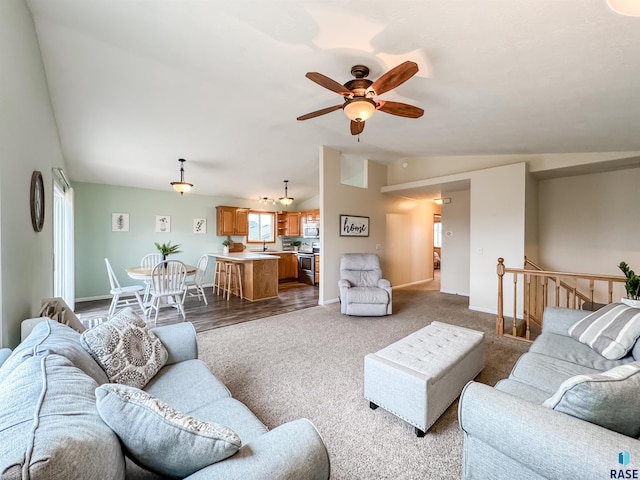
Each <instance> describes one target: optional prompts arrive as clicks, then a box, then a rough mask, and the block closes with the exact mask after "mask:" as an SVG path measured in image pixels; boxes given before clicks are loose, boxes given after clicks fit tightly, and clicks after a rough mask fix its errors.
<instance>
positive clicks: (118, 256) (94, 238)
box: [73, 182, 256, 301]
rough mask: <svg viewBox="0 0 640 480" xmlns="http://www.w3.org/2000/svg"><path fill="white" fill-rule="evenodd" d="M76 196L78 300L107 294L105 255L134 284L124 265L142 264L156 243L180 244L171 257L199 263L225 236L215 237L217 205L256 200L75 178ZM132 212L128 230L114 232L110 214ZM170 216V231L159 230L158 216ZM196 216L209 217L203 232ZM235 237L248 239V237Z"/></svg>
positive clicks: (122, 280) (123, 278)
mask: <svg viewBox="0 0 640 480" xmlns="http://www.w3.org/2000/svg"><path fill="white" fill-rule="evenodd" d="M73 188H74V198H75V252H76V259H75V260H76V265H75V273H76V299H77V300H78V301H82V300H86V299H92V298H96V297H104V296H106V295H109V279H108V276H107V269H106V267H105V262H104V259H105V257H106V258H108V259H109V262H110V263H111V265H112V267H113V270H114V272H115V273H116V276H117V277H118V280H119V281H120V284H121V285H123V286H124V285H134V284H136V283H139V282H136V281H135V280H132V279H130V278H129V277H128V276H127V274H126V272H125V268H126V267H130V266H135V265H139V264H140V259H141V258H142V257H143V256H144V255H146V254H147V253H155V252H157V250H156V248H155V245H154V242H158V243H166V242H169V241H170V242H171V243H172V244H180V245H181V247H180V250H181V251H182V253H179V254H176V255H171V257H170V258H172V259H175V260H181V261H183V262H185V263H188V264H191V265H195V264H196V263H197V261H198V259H199V258H200V256H201V255H202V254H204V253H207V252H218V251H220V250H221V249H222V241H223V240H224V239H225V238H226V237H218V236H216V228H215V226H216V214H215V210H216V209H215V207H216V205H231V206H238V207H250V208H256V205H255V203H256V202H251V201H249V200H244V199H237V198H236V199H233V198H223V197H214V196H207V195H197V194H194V193H188V194H185V195H182V196H181V195H179V194H178V193H176V192H174V191H173V190H170V187H167V191H166V192H164V191H158V190H147V189H142V188H129V187H117V186H112V185H101V184H93V183H79V182H73ZM112 213H128V214H129V231H128V232H113V231H112V230H111V214H112ZM158 215H166V216H169V217H171V232H165V233H156V231H155V226H156V216H158ZM194 218H206V220H207V231H206V233H205V234H196V233H193V220H194ZM232 240H233V241H236V242H242V243H245V244H246V239H245V238H244V237H232ZM213 265H214V263H213V259H212V258H211V259H209V267H208V268H207V277H206V279H205V282H206V283H212V282H213V272H214V267H213Z"/></svg>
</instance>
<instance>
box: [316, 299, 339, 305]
mask: <svg viewBox="0 0 640 480" xmlns="http://www.w3.org/2000/svg"><path fill="white" fill-rule="evenodd" d="M339 301H340V299H339V298H332V299H330V300H323V301H320V300H318V305H330V304H332V303H338V302H339Z"/></svg>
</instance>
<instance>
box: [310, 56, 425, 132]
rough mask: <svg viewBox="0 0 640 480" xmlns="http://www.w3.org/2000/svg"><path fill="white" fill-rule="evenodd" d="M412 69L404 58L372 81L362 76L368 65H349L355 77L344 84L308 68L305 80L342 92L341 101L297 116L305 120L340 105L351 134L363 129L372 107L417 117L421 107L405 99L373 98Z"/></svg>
mask: <svg viewBox="0 0 640 480" xmlns="http://www.w3.org/2000/svg"><path fill="white" fill-rule="evenodd" d="M416 73H418V64H417V63H415V62H411V61H406V62H404V63H401V64H400V65H398V66H397V67H395V68H392V69H391V70H389V71H388V72H387V73H385V74H384V75H382V76H381V77H380V78H378V79H377V80H376V81H375V82H374V81H371V80H369V79H368V78H366V77H367V75H369V68H367V67H365V66H364V65H355V66H354V67H353V68H351V75H353V76H354V77H355V80H349V81H348V82H347V83H345V84H344V85H340V84H339V83H338V82H336V81H335V80H332V79H331V78H329V77H327V76H325V75H323V74H321V73H318V72H308V73H307V74H306V75H305V76H306V77H307V78H308V79H309V80H311V81H314V82H316V83H317V84H318V85H320V86H321V87H324V88H326V89H328V90H331V91H333V92H336V93H337V94H339V95H342V96H343V97H344V99H345V100H344V103H341V104H339V105H334V106H333V107H327V108H323V109H322V110H316V111H315V112H311V113H307V114H306V115H302V116H300V117H298V120H308V119H310V118H314V117H319V116H320V115H324V114H326V113H331V112H335V111H336V110H340V109H342V110H343V111H344V114H345V115H346V116H347V117H348V118H349V119H350V120H351V135H359V134H360V133H362V131H363V130H364V122H365V121H366V120H368V119H369V118H370V117H371V115H373V113H374V112H375V111H376V110H380V111H381V112H384V113H390V114H391V115H397V116H399V117H407V118H419V117H421V116H422V115H423V114H424V110H423V109H421V108H418V107H414V106H413V105H408V104H406V103H400V102H391V101H388V100H381V99H377V98H376V97H377V96H378V95H381V94H383V93H385V92H388V91H389V90H392V89H394V88H396V87H397V86H398V85H401V84H403V83H404V82H406V81H407V80H409V79H410V78H411V77H413V76H414V75H415V74H416Z"/></svg>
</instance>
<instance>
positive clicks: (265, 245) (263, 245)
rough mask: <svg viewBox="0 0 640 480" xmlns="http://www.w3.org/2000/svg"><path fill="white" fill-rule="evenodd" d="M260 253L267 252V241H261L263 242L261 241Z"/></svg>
mask: <svg viewBox="0 0 640 480" xmlns="http://www.w3.org/2000/svg"><path fill="white" fill-rule="evenodd" d="M262 251H263V252H266V251H267V241H266V240H263V241H262Z"/></svg>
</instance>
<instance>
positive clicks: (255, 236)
mask: <svg viewBox="0 0 640 480" xmlns="http://www.w3.org/2000/svg"><path fill="white" fill-rule="evenodd" d="M275 220H276V216H275V214H274V213H273V212H254V211H249V235H248V236H247V243H262V242H267V243H274V242H275V241H276V232H275V223H276V221H275Z"/></svg>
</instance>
